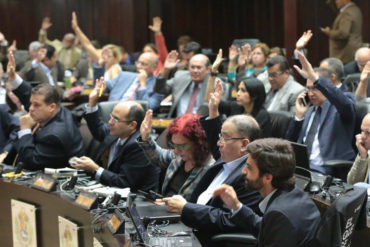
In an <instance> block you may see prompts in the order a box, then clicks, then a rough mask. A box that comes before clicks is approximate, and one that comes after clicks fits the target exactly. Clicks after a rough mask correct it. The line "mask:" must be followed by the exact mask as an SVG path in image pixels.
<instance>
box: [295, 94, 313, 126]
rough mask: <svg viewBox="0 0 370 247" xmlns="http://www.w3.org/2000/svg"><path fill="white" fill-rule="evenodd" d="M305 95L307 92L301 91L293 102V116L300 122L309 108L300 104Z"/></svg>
mask: <svg viewBox="0 0 370 247" xmlns="http://www.w3.org/2000/svg"><path fill="white" fill-rule="evenodd" d="M306 94H308V92H307V91H303V92H302V93H300V94H299V95H298V97H297V99H296V101H295V116H296V117H297V119H299V120H302V119H303V118H304V114H305V113H306V111H307V110H308V108H310V105H309V104H307V105H306V106H304V105H303V104H302V101H303V98H304V97H305V96H306Z"/></svg>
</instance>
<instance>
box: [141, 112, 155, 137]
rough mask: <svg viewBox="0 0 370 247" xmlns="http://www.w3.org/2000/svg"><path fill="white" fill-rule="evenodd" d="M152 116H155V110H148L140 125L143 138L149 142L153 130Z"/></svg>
mask: <svg viewBox="0 0 370 247" xmlns="http://www.w3.org/2000/svg"><path fill="white" fill-rule="evenodd" d="M152 118H153V111H152V110H147V111H146V114H145V118H144V120H143V122H142V123H141V126H140V134H141V140H142V141H143V142H147V141H148V140H149V135H150V132H152Z"/></svg>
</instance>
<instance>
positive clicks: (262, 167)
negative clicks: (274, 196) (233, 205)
mask: <svg viewBox="0 0 370 247" xmlns="http://www.w3.org/2000/svg"><path fill="white" fill-rule="evenodd" d="M247 151H248V153H249V155H250V156H251V157H252V158H253V159H254V160H256V163H257V167H258V170H259V175H260V177H261V176H262V175H264V174H271V175H272V176H273V178H272V181H271V184H272V186H273V187H274V188H277V189H287V188H291V187H293V186H294V184H295V177H294V171H295V163H296V161H295V154H294V151H293V148H292V146H291V144H290V142H289V141H286V140H283V139H278V138H264V139H259V140H256V141H254V142H251V143H249V144H248V146H247Z"/></svg>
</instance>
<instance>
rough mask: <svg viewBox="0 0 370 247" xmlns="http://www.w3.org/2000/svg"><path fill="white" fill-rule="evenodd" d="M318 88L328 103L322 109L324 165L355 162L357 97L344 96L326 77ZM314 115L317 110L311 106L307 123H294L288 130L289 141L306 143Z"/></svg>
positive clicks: (305, 119)
mask: <svg viewBox="0 0 370 247" xmlns="http://www.w3.org/2000/svg"><path fill="white" fill-rule="evenodd" d="M314 85H315V87H316V88H317V89H318V90H320V91H321V92H322V93H323V94H324V95H325V96H326V98H327V99H328V100H326V101H325V102H324V103H323V104H322V106H321V107H322V111H321V118H320V129H319V133H318V135H319V136H318V138H319V144H320V154H321V157H322V158H323V160H324V162H325V161H327V160H333V159H343V160H353V159H354V158H355V155H356V154H355V151H354V150H353V148H352V139H353V136H354V128H355V101H354V98H353V95H352V94H350V93H343V92H342V91H341V90H340V89H338V88H336V87H335V86H333V85H332V84H331V83H329V82H328V81H326V80H325V79H323V78H322V77H320V78H319V80H318V81H317V82H315V84H314ZM313 112H314V106H311V107H310V108H309V109H308V111H307V112H306V113H305V116H304V120H303V121H295V119H294V118H293V119H292V121H291V122H290V124H289V127H288V131H287V135H286V137H287V139H289V140H291V141H294V142H298V143H303V137H304V136H305V133H306V130H307V127H308V123H309V120H310V117H311V114H312V113H313Z"/></svg>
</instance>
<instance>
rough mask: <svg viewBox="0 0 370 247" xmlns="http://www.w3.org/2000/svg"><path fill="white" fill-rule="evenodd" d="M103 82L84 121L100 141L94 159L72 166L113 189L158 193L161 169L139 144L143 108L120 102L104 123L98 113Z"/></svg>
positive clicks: (92, 99)
mask: <svg viewBox="0 0 370 247" xmlns="http://www.w3.org/2000/svg"><path fill="white" fill-rule="evenodd" d="M102 83H103V80H100V81H98V82H97V83H96V86H95V88H94V90H93V91H92V92H91V93H90V95H89V103H88V105H87V106H86V115H85V119H86V122H87V124H88V127H89V129H90V131H91V133H92V135H93V137H94V138H95V139H96V140H98V141H100V142H101V144H100V148H99V151H98V152H97V154H96V155H95V157H92V158H89V157H86V156H83V157H80V158H78V159H75V160H74V162H71V165H72V166H73V167H75V168H78V169H83V170H86V171H88V172H90V173H92V175H93V177H94V178H95V179H96V180H97V181H99V182H100V183H102V184H104V185H108V186H114V187H121V188H124V187H130V188H131V190H132V191H136V190H138V189H141V190H144V191H149V190H156V189H157V185H158V180H159V168H157V167H156V166H154V165H152V164H151V163H150V162H149V161H148V160H147V159H146V157H145V155H144V153H143V151H142V150H141V148H140V147H139V145H138V144H137V142H136V139H137V138H138V137H139V136H140V131H138V130H139V128H140V125H141V122H142V121H143V119H144V114H145V113H144V109H143V108H142V106H141V105H140V104H139V103H137V102H135V101H122V102H120V103H118V104H117V105H116V106H115V107H114V108H113V111H112V113H111V118H110V120H109V122H108V124H105V123H104V122H103V120H102V118H101V116H100V114H99V112H98V106H97V103H98V98H99V91H100V86H101V84H102Z"/></svg>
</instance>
